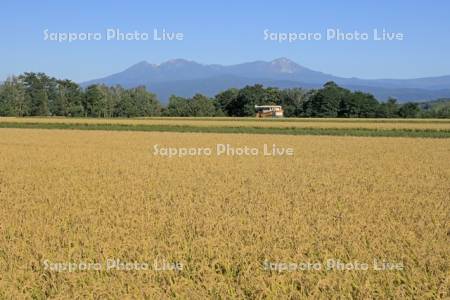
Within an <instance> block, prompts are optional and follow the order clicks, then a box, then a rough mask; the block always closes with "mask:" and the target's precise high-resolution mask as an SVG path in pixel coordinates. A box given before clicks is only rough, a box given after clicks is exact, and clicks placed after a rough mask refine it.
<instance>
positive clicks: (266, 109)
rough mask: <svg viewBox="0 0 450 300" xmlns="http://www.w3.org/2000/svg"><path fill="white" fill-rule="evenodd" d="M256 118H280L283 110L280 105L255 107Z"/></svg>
mask: <svg viewBox="0 0 450 300" xmlns="http://www.w3.org/2000/svg"><path fill="white" fill-rule="evenodd" d="M255 111H256V117H257V118H282V117H283V108H282V107H281V105H255Z"/></svg>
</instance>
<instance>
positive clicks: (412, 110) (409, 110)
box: [398, 102, 420, 118]
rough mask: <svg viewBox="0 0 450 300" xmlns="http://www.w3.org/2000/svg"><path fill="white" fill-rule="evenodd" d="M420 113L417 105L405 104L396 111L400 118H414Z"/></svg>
mask: <svg viewBox="0 0 450 300" xmlns="http://www.w3.org/2000/svg"><path fill="white" fill-rule="evenodd" d="M419 112H420V108H419V105H418V104H417V103H412V102H407V103H405V104H403V105H402V106H401V107H400V109H399V110H398V114H399V116H400V117H402V118H416V117H417V116H418V114H419Z"/></svg>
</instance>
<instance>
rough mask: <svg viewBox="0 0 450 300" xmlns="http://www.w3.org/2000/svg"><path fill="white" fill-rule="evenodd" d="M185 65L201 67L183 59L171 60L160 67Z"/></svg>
mask: <svg viewBox="0 0 450 300" xmlns="http://www.w3.org/2000/svg"><path fill="white" fill-rule="evenodd" d="M185 65H199V63H197V62H195V61H191V60H187V59H183V58H176V59H171V60H168V61H166V62H163V63H162V64H160V65H159V66H160V67H161V66H185Z"/></svg>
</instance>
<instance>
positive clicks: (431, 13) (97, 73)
mask: <svg viewBox="0 0 450 300" xmlns="http://www.w3.org/2000/svg"><path fill="white" fill-rule="evenodd" d="M107 28H119V29H120V30H121V31H124V32H127V31H134V30H137V31H139V32H153V29H154V28H156V29H159V30H162V29H163V28H165V29H166V30H167V31H174V32H182V33H183V34H184V40H183V41H153V40H148V41H106V40H104V39H103V40H101V41H76V42H72V43H68V42H64V43H58V42H55V41H45V40H44V33H43V31H44V30H45V29H48V30H49V32H61V33H63V32H76V33H80V32H100V33H102V34H104V33H105V29H107ZM327 28H333V29H337V28H338V29H341V30H342V31H345V32H353V31H355V30H357V31H359V32H369V33H370V34H371V33H372V30H373V29H374V28H377V29H380V30H381V29H383V28H385V29H386V30H387V31H389V32H401V33H403V34H405V38H404V40H403V41H373V40H369V41H327V40H326V39H325V37H323V39H322V40H320V41H297V42H292V43H288V42H283V43H279V42H276V41H265V40H264V34H263V31H264V30H265V29H269V30H270V31H271V32H286V33H289V32H306V33H307V32H320V33H322V34H325V31H326V29H327ZM0 35H1V44H0V45H1V46H0V80H3V79H5V78H6V77H7V76H8V75H12V74H19V73H21V72H24V71H36V72H37V71H41V72H46V73H48V74H50V75H52V76H56V77H60V78H70V79H73V80H75V81H84V80H89V79H93V78H98V77H102V76H106V75H110V74H112V73H115V72H118V71H121V70H123V69H125V68H127V67H129V66H130V65H132V64H134V63H136V62H139V61H142V60H146V61H149V62H151V63H161V62H163V61H166V60H168V59H173V58H185V59H189V60H195V61H198V62H201V63H207V64H210V63H219V64H226V65H228V64H235V63H241V62H247V61H254V60H272V59H274V58H278V57H288V58H290V59H292V60H294V61H296V62H298V63H299V64H301V65H303V66H306V67H309V68H311V69H314V70H318V71H323V72H326V73H330V74H334V75H338V76H345V77H352V76H355V77H362V78H415V77H426V76H439V75H448V74H450V57H449V53H450V1H444V0H441V1H414V0H409V1H403V0H401V1H235V0H228V1H170V0H169V1H158V2H153V1H100V0H96V1H92V0H91V1H44V0H43V1H11V0H3V1H2V3H1V6H0Z"/></svg>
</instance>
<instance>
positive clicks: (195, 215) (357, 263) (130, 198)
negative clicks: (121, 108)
mask: <svg viewBox="0 0 450 300" xmlns="http://www.w3.org/2000/svg"><path fill="white" fill-rule="evenodd" d="M33 121H36V119H33ZM133 122H135V121H133ZM139 122H141V121H139ZM142 122H151V121H147V120H145V121H142ZM195 122H196V123H197V122H200V121H195ZM217 122H219V121H217ZM280 123H281V122H280ZM311 123H312V124H314V122H313V121H312V122H311ZM283 124H284V123H283ZM302 124H303V123H302ZM308 124H309V123H308ZM362 124H364V126H365V125H367V124H366V123H362ZM444 124H446V123H444ZM382 125H383V124H382V123H381V124H380V126H382ZM401 125H403V124H401ZM421 125H422V124H418V126H421ZM398 126H400V125H398ZM445 126H448V124H446V125H445ZM446 128H447V127H446ZM155 144H158V145H161V147H211V148H214V147H215V146H216V144H230V145H232V146H233V147H244V146H249V147H256V148H258V149H262V147H263V145H264V144H268V145H272V144H276V145H277V146H279V147H288V148H293V150H294V155H292V156H264V155H257V156H227V155H221V156H216V155H214V154H213V155H210V156H185V157H171V158H169V157H165V156H160V155H154V152H153V151H154V145H155ZM0 154H1V155H0V204H1V205H0V299H22V298H28V299H47V298H52V299H53V298H56V299H133V298H134V299H142V298H144V299H174V298H175V299H304V298H314V299H318V298H319V299H330V298H354V299H369V298H377V299H405V298H406V299H408V298H414V299H439V298H441V299H448V297H450V293H449V286H450V247H449V246H450V139H421V138H382V137H376V138H374V137H333V136H282V135H249V134H207V133H200V134H199V133H162V132H117V131H77V130H42V129H0ZM111 259H113V260H117V259H119V260H120V261H122V262H129V263H132V262H136V263H138V264H141V266H142V265H143V263H145V262H148V263H149V267H148V268H147V269H145V270H138V269H131V270H123V269H112V270H105V268H104V265H105V263H106V262H107V261H110V260H111ZM66 262H68V263H72V264H77V265H78V268H80V269H81V267H80V264H81V263H86V264H87V263H90V264H91V265H92V266H93V267H92V269H89V270H84V269H83V270H80V269H78V270H75V271H73V272H69V271H67V270H58V269H55V268H53V269H52V268H50V269H49V268H48V264H49V263H50V264H51V265H52V266H55V265H56V263H60V264H64V263H66ZM330 262H336V264H337V265H339V264H340V265H344V266H343V267H341V268H339V267H335V266H331V267H330V266H328V263H330ZM364 264H367V265H368V268H366V269H364V268H362V267H361V265H364ZM268 265H269V266H270V267H269V268H268V267H267V266H268ZM310 265H315V266H319V267H317V268H316V267H314V268H316V269H314V268H313V269H311V268H310V267H306V266H310ZM95 266H97V268H98V269H95V268H94V267H95ZM174 266H175V267H176V268H175V267H174ZM286 266H289V268H288V269H287V270H286V268H285V267H286ZM375 266H376V268H375ZM381 266H383V268H384V269H383V268H381ZM393 266H395V268H392V267H393ZM174 268H175V270H174ZM308 268H309V269H308ZM352 268H354V269H353V270H352ZM380 268H381V269H380Z"/></svg>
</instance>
